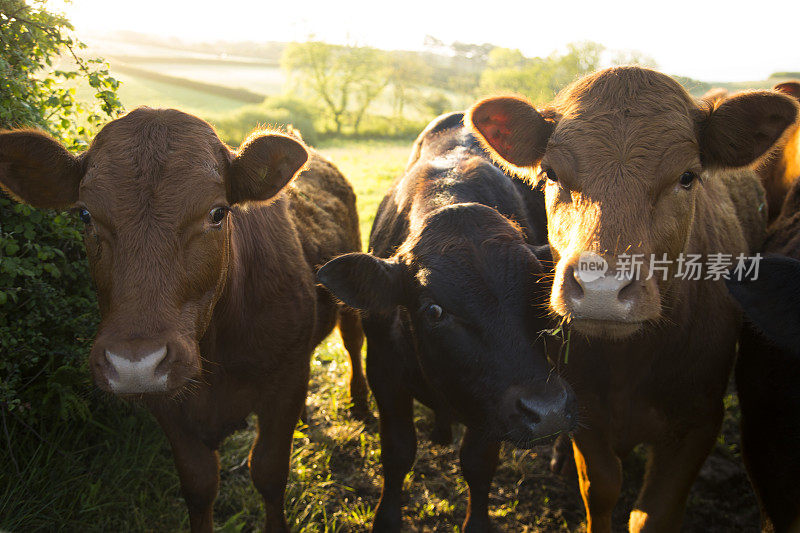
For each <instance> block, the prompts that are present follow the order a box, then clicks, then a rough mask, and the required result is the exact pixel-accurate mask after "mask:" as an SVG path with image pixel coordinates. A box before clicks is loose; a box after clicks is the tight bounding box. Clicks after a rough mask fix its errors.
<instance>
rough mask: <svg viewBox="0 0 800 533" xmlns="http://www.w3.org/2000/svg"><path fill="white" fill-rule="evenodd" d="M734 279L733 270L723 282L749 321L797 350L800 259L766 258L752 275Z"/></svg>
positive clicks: (799, 318)
mask: <svg viewBox="0 0 800 533" xmlns="http://www.w3.org/2000/svg"><path fill="white" fill-rule="evenodd" d="M752 265H753V263H752V262H751V263H750V264H749V265H748V266H752ZM737 278H738V276H736V275H735V273H732V274H731V279H729V280H727V281H726V284H727V285H728V290H729V291H730V293H731V295H732V296H733V297H734V298H735V299H736V300H737V301H738V302H739V304H740V305H741V306H742V309H743V310H744V312H745V314H746V315H747V317H748V318H749V319H750V321H751V322H753V324H755V325H756V326H757V327H758V329H760V330H761V331H763V332H764V334H765V335H766V336H767V337H769V338H770V339H772V340H773V341H774V342H775V343H777V344H778V345H779V346H781V347H783V348H786V349H788V350H791V351H800V261H798V260H796V259H792V258H790V257H784V256H770V257H766V258H764V259H761V261H759V263H758V271H757V272H755V271H754V275H748V276H742V279H737Z"/></svg>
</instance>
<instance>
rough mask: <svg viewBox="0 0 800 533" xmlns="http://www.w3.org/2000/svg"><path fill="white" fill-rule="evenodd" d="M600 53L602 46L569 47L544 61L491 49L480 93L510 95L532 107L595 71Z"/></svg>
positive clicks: (512, 52) (588, 42) (518, 52)
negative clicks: (530, 102) (527, 100)
mask: <svg viewBox="0 0 800 533" xmlns="http://www.w3.org/2000/svg"><path fill="white" fill-rule="evenodd" d="M602 52H603V46H602V45H599V44H597V43H594V42H591V41H587V42H582V43H570V44H568V45H567V51H566V53H563V54H558V53H556V52H554V53H552V54H550V55H549V56H548V57H546V58H539V57H534V58H529V57H525V56H524V55H523V54H522V52H521V51H519V50H511V49H508V48H495V49H493V50H492V51H491V52H490V53H489V58H488V60H487V66H486V69H485V70H484V71H483V72H482V73H481V81H480V89H481V91H482V92H484V93H487V94H488V93H497V92H513V93H518V94H523V95H525V96H527V97H528V98H530V99H531V100H533V101H534V102H536V103H543V102H547V101H549V100H550V99H552V98H553V96H554V95H555V94H556V93H557V92H558V91H560V90H561V89H562V88H564V87H565V86H566V85H568V84H569V83H571V82H572V81H574V80H575V79H576V78H578V77H580V76H582V75H584V74H587V73H589V72H592V71H594V70H596V69H597V68H598V67H599V66H600V56H601V54H602Z"/></svg>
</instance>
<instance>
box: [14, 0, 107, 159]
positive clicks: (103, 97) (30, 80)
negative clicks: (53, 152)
mask: <svg viewBox="0 0 800 533" xmlns="http://www.w3.org/2000/svg"><path fill="white" fill-rule="evenodd" d="M44 5H45V2H44V1H34V2H32V3H31V4H30V5H29V4H27V3H25V1H24V0H0V127H3V128H9V127H15V126H32V125H35V126H39V127H42V128H45V129H47V130H49V131H50V132H51V133H53V134H55V135H57V136H58V137H60V138H62V139H69V140H71V141H73V142H74V143H75V144H78V145H80V144H82V142H83V141H85V138H86V136H87V135H88V134H89V130H88V129H87V127H86V126H85V124H87V123H88V125H90V126H96V125H98V124H99V123H100V122H101V121H103V120H104V118H106V117H113V116H116V114H117V113H118V111H119V110H120V109H121V107H122V106H121V104H120V102H119V99H118V98H117V95H116V89H117V87H118V86H119V82H118V81H117V80H115V79H114V78H112V77H111V76H109V73H108V66H107V65H106V64H105V63H104V62H103V61H102V60H100V59H83V58H81V57H79V56H78V55H77V51H78V50H80V49H82V48H84V47H85V45H83V43H81V42H80V41H77V40H75V39H74V38H73V37H71V36H70V33H69V32H70V30H72V25H71V24H70V23H69V21H67V20H66V19H65V18H64V17H62V16H59V15H55V14H53V13H51V12H49V11H47V10H46V9H45V7H44ZM62 53H66V54H68V56H69V57H70V58H71V60H72V61H73V67H74V68H72V69H71V70H61V69H54V68H53V64H54V61H55V60H56V59H57V58H58V56H59V55H60V54H62ZM76 78H81V79H83V80H85V81H86V82H88V84H89V85H90V86H91V87H92V89H94V93H95V103H94V104H93V105H92V104H88V105H87V104H86V103H84V102H81V101H79V100H77V99H76V98H75V90H74V88H72V87H68V86H67V85H66V84H65V83H64V82H65V81H67V80H74V79H76Z"/></svg>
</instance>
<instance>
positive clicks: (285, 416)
mask: <svg viewBox="0 0 800 533" xmlns="http://www.w3.org/2000/svg"><path fill="white" fill-rule="evenodd" d="M300 373H302V372H300ZM307 383H308V373H306V374H305V381H300V380H298V381H297V382H296V383H295V384H294V386H291V387H286V389H284V390H283V391H282V393H281V395H280V396H271V397H270V398H269V401H265V402H263V403H262V405H261V406H260V408H259V410H258V411H257V413H256V414H257V415H258V435H257V436H256V441H255V442H254V443H253V448H252V449H251V450H250V459H249V466H250V477H251V478H252V480H253V485H255V487H256V489H258V492H260V493H261V496H262V497H263V498H264V509H265V511H266V515H267V516H266V525H265V526H264V531H265V532H273V531H280V532H284V531H286V532H288V531H289V527H288V526H287V524H286V516H285V514H284V510H283V502H284V494H285V492H286V480H287V478H288V477H289V461H290V458H291V453H292V437H293V435H294V429H295V426H296V425H297V420H298V419H299V417H300V412H301V411H302V410H303V407H304V405H305V398H306V388H307Z"/></svg>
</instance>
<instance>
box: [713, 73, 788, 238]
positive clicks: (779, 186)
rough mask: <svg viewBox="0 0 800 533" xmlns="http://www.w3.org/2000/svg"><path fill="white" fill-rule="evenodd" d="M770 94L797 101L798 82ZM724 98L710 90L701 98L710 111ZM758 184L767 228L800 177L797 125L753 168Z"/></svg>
mask: <svg viewBox="0 0 800 533" xmlns="http://www.w3.org/2000/svg"><path fill="white" fill-rule="evenodd" d="M773 90H775V91H778V92H781V93H783V94H786V95H787V96H791V97H793V98H795V99H798V100H800V81H798V80H792V81H786V82H782V83H778V84H777V85H775V87H773ZM727 98H728V91H727V90H725V89H711V90H709V91H708V92H707V93H706V94H704V95H703V96H702V99H703V100H706V101H707V102H709V103H710V104H711V105H712V106H713V107H718V106H719V105H720V104H721V103H722V102H724V101H725V100H726V99H727ZM756 172H758V175H759V177H760V178H761V183H762V184H763V186H764V189H765V190H766V192H767V196H766V205H765V209H766V210H767V214H768V224H772V222H773V221H775V219H776V218H778V214H779V213H780V211H781V207H782V206H783V202H784V199H785V198H786V195H787V193H788V192H789V189H790V188H791V186H792V184H793V183H794V182H795V181H796V180H797V178H798V177H800V125H798V124H795V125H794V126H792V127H791V128H789V131H788V132H787V133H786V134H785V136H784V141H783V146H781V147H779V149H777V150H774V151H773V152H772V153H771V154H770V155H769V156H768V157H766V158H764V160H763V161H762V162H761V164H760V165H758V167H757V168H756Z"/></svg>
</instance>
